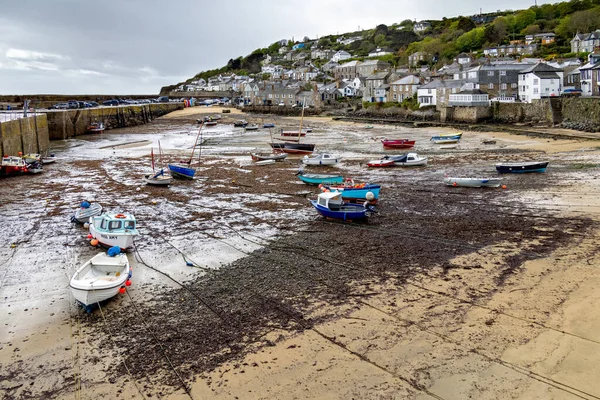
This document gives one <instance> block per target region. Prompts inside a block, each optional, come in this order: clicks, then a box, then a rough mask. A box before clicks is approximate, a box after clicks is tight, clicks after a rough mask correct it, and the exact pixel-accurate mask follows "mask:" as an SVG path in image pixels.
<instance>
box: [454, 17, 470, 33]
mask: <svg viewBox="0 0 600 400" xmlns="http://www.w3.org/2000/svg"><path fill="white" fill-rule="evenodd" d="M456 25H457V28H458V29H459V30H461V31H463V32H469V31H470V30H472V29H475V22H473V20H472V19H471V18H467V17H463V16H460V17H458V20H457V21H456Z"/></svg>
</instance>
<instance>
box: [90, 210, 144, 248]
mask: <svg viewBox="0 0 600 400" xmlns="http://www.w3.org/2000/svg"><path fill="white" fill-rule="evenodd" d="M90 234H91V235H92V239H96V240H97V241H98V243H99V244H101V245H103V246H105V247H113V246H119V247H120V248H121V249H123V250H125V249H128V248H130V247H132V246H133V239H134V238H135V237H136V236H138V235H139V234H140V233H139V232H138V230H137V228H136V220H135V217H134V216H133V214H128V213H118V214H102V215H100V216H98V217H91V218H90Z"/></svg>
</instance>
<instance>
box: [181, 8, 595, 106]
mask: <svg viewBox="0 0 600 400" xmlns="http://www.w3.org/2000/svg"><path fill="white" fill-rule="evenodd" d="M560 4H563V3H560ZM545 6H548V5H544V6H543V7H545ZM537 11H538V10H536V12H537ZM584 12H587V11H580V13H584ZM532 13H533V14H532ZM575 14H577V13H575ZM527 15H529V17H527ZM571 16H574V14H571ZM510 17H511V18H513V16H510ZM567 17H568V16H567ZM519 18H521V19H525V22H521V27H522V29H520V33H523V34H522V35H515V34H514V33H513V34H507V33H506V31H507V29H508V30H510V29H512V30H514V29H516V28H506V26H504V25H506V23H507V22H506V21H507V17H506V16H497V15H481V14H479V15H474V16H471V17H459V19H457V20H456V21H455V22H454V24H455V25H456V24H458V28H460V29H458V28H457V31H456V32H454V33H452V32H453V31H451V30H450V32H451V34H453V35H454V36H457V35H460V36H458V37H457V38H456V40H455V43H456V45H455V46H454V47H453V49H455V50H456V49H468V48H469V46H470V50H468V51H461V52H460V53H458V54H456V55H454V56H452V57H448V54H451V52H448V51H446V50H445V49H444V48H441V49H440V48H439V47H438V48H436V47H435V46H434V44H435V43H436V41H438V42H439V41H440V40H442V41H443V40H445V39H447V38H446V37H444V36H443V35H442V36H438V37H435V36H429V35H432V34H433V33H435V32H436V30H437V31H439V30H440V28H439V27H436V26H435V23H436V22H435V21H421V22H411V21H404V22H402V23H401V24H397V25H394V26H391V27H386V26H385V25H379V26H378V27H377V28H376V29H375V31H374V32H373V31H369V32H368V33H366V32H367V31H365V32H360V31H359V32H354V33H351V34H344V35H339V36H329V37H323V38H321V39H315V40H311V39H309V38H308V37H305V38H304V40H303V41H301V42H300V41H294V40H293V39H292V40H287V39H283V40H280V41H278V42H276V43H274V44H273V45H271V46H270V47H269V49H268V50H270V51H266V50H267V49H262V50H263V51H262V52H260V51H255V52H254V53H253V54H252V55H251V56H249V57H254V59H256V58H257V56H259V57H260V59H259V60H258V62H259V63H260V64H259V68H260V71H258V69H256V71H257V72H254V73H239V72H238V73H236V72H219V73H215V74H214V75H211V76H207V74H206V73H204V74H199V75H198V76H196V77H195V78H193V79H191V80H189V81H188V82H186V83H183V84H179V85H178V86H176V87H174V88H173V90H172V91H171V92H170V94H171V95H172V96H176V97H177V96H185V95H187V96H193V95H196V94H198V95H201V94H202V93H203V92H204V93H205V92H207V91H208V92H213V91H218V92H227V93H229V97H230V98H231V99H232V101H233V102H234V103H235V105H239V106H248V105H253V106H289V107H297V106H300V105H301V104H303V102H304V104H305V105H306V106H308V107H328V108H336V107H342V106H344V105H348V104H356V105H359V106H364V107H368V106H369V105H377V106H380V107H381V106H384V107H389V106H392V105H397V106H404V107H405V108H409V109H412V110H416V109H419V108H423V107H431V108H433V107H435V108H436V109H438V110H440V109H441V108H444V107H452V106H481V105H490V104H492V102H504V103H506V102H521V103H531V102H532V101H533V100H536V99H543V98H549V97H558V96H598V95H600V86H599V83H600V50H598V48H599V46H600V29H599V30H594V29H595V28H597V27H600V26H597V27H593V28H592V29H590V31H589V32H587V33H586V32H579V31H577V33H575V34H574V36H573V37H572V39H571V40H570V43H565V42H566V41H565V40H564V39H562V40H561V41H562V42H563V43H562V48H563V49H565V48H566V49H568V45H569V44H570V53H568V54H566V55H567V56H568V57H562V56H561V55H564V52H563V54H561V55H558V54H552V51H554V49H555V48H557V39H558V38H557V34H555V33H554V32H552V31H550V30H548V31H544V32H540V29H541V28H542V27H543V24H541V23H540V22H539V21H538V19H539V18H538V19H536V17H535V14H534V12H533V11H532V9H529V10H523V11H521V12H519V13H518V14H516V15H515V16H514V20H515V21H516V22H514V23H513V22H510V21H509V23H511V24H514V25H515V26H518V25H516V24H517V23H518V21H519ZM527 18H529V20H526V19H527ZM572 19H574V18H572ZM437 23H438V24H439V21H438V22H437ZM528 23H529V25H527V26H524V25H525V24H528ZM461 24H462V25H461ZM483 24H485V25H483ZM547 25H548V26H551V25H552V24H547ZM572 26H576V25H575V23H573V22H571V27H572ZM450 29H452V25H451V26H450ZM503 29H504V31H502V30H503ZM557 29H561V28H560V26H558V27H557ZM571 29H575V28H571ZM564 30H565V29H563V31H564ZM377 32H382V33H381V34H378V33H377ZM489 32H492V33H489ZM498 32H504V38H505V39H504V42H508V43H507V44H500V45H494V46H491V45H489V44H490V42H491V41H492V40H493V37H494V35H496V36H498V35H500V36H499V37H502V33H500V34H498ZM527 32H531V33H528V34H525V33H527ZM567 32H568V30H567ZM484 34H485V37H483V36H482V35H484ZM367 35H370V37H371V38H373V37H374V39H372V40H371V41H370V47H373V46H377V47H375V48H370V47H369V45H367V46H365V43H367V42H368V40H367ZM393 35H396V37H401V38H403V39H402V40H404V41H403V42H402V44H403V45H402V46H401V47H390V46H386V44H389V43H390V41H389V40H388V41H387V43H386V40H385V38H389V37H390V36H393ZM402 35H403V36H402ZM563 35H564V33H563ZM479 36H482V38H480V39H479V41H477V40H475V39H474V42H467V44H466V45H465V44H464V43H463V42H465V41H466V40H467V39H469V40H470V39H471V38H477V37H479ZM488 36H490V38H489V39H486V37H488ZM432 37H434V38H433V39H432ZM465 37H467V39H464V38H465ZM440 38H441V39H440ZM496 39H498V38H496ZM497 41H498V43H500V42H502V41H501V40H497ZM392 42H393V40H392ZM396 43H398V41H396ZM483 44H485V45H489V46H488V47H486V46H484V45H483ZM479 45H482V46H481V47H480V48H477V49H476V48H475V47H477V46H479ZM275 49H276V51H273V50H275ZM352 49H356V51H355V52H353V51H352ZM367 49H368V52H367ZM415 49H419V51H412V50H415ZM548 53H550V56H548ZM540 55H543V56H540ZM240 59H241V57H240V58H239V59H237V60H230V63H229V65H228V66H229V67H232V66H233V69H234V70H235V69H236V68H235V67H237V68H239V67H240ZM242 63H243V61H242ZM242 67H243V65H242ZM229 69H232V68H229ZM205 78H206V79H205ZM205 94H206V93H205Z"/></svg>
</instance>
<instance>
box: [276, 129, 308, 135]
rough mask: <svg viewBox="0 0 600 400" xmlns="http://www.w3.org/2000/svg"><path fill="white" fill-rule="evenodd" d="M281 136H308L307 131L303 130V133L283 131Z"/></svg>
mask: <svg viewBox="0 0 600 400" xmlns="http://www.w3.org/2000/svg"><path fill="white" fill-rule="evenodd" d="M281 136H306V131H305V130H304V129H303V130H302V132H299V131H284V130H282V131H281Z"/></svg>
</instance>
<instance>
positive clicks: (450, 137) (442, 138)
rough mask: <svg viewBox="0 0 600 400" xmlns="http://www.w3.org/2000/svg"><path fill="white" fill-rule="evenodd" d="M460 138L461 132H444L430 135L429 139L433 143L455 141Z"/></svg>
mask: <svg viewBox="0 0 600 400" xmlns="http://www.w3.org/2000/svg"><path fill="white" fill-rule="evenodd" d="M461 138H462V133H456V134H454V133H444V134H441V135H436V136H432V137H431V139H430V140H431V141H432V142H433V143H435V144H447V143H457V142H458V141H459V140H460V139H461Z"/></svg>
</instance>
